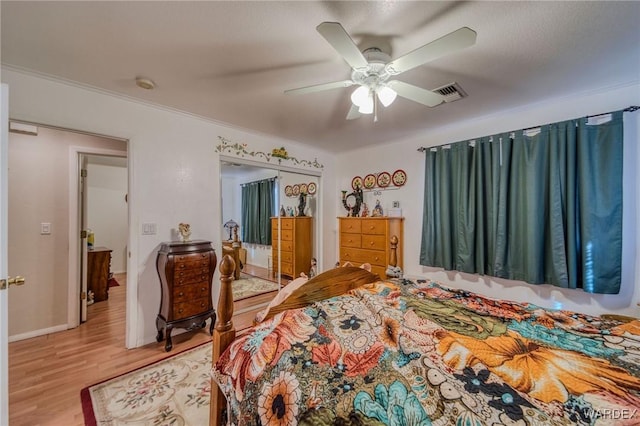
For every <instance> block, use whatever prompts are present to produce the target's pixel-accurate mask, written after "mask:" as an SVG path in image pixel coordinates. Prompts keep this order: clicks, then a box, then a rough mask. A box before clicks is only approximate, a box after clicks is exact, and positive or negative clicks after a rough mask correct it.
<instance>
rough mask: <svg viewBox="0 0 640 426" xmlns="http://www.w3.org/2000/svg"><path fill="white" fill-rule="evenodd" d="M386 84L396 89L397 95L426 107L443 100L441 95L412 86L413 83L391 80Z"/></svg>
mask: <svg viewBox="0 0 640 426" xmlns="http://www.w3.org/2000/svg"><path fill="white" fill-rule="evenodd" d="M387 84H388V85H389V87H391V88H392V89H393V90H395V91H396V93H397V94H398V96H402V97H403V98H407V99H410V100H412V101H414V102H418V103H419V104H423V105H426V106H428V107H434V106H436V105H439V104H441V103H442V102H444V98H443V97H442V95H439V94H437V93H434V92H432V91H430V90H426V89H423V88H421V87H418V86H414V85H413V84H409V83H405V82H404V81H399V80H391V81H390V82H388V83H387Z"/></svg>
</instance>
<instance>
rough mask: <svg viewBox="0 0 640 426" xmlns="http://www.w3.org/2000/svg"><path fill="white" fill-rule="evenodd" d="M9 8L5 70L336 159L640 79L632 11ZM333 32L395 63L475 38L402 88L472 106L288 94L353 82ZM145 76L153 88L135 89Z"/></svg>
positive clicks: (597, 7)
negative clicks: (367, 103) (329, 26)
mask: <svg viewBox="0 0 640 426" xmlns="http://www.w3.org/2000/svg"><path fill="white" fill-rule="evenodd" d="M0 7H1V18H2V23H1V25H2V27H1V36H2V46H1V47H2V51H1V53H2V64H3V66H7V67H9V68H12V69H21V70H30V71H35V72H38V73H42V74H45V75H50V76H56V77H59V78H61V79H65V80H70V81H74V82H78V83H81V84H83V85H89V86H93V87H97V88H101V89H103V90H106V91H109V92H113V93H118V94H121V95H124V96H128V97H135V98H139V99H142V100H144V101H146V102H149V103H154V104H160V105H165V106H168V107H171V108H174V109H178V110H182V111H187V112H189V113H192V114H195V115H199V116H203V117H207V118H210V119H212V120H215V121H216V122H221V123H226V124H229V125H232V126H234V127H239V128H245V129H251V130H252V131H254V132H259V133H263V134H268V135H272V136H275V137H279V138H284V139H288V140H294V141H299V142H302V143H305V144H309V145H313V146H314V147H317V148H320V149H324V150H327V151H332V152H340V151H344V150H348V149H353V148H358V147H364V146H368V145H372V144H381V143H386V142H389V141H398V140H402V139H405V138H408V137H412V136H415V135H416V134H417V133H419V132H421V131H425V130H429V129H433V128H436V127H439V126H443V125H449V124H451V123H454V122H456V121H460V120H467V119H472V118H475V117H481V116H485V115H490V114H496V113H500V112H501V111H504V110H508V109H511V108H517V107H519V106H522V105H526V104H531V103H540V102H544V101H545V100H548V99H552V98H559V97H563V96H566V95H569V94H577V93H586V92H591V91H597V90H603V89H606V88H613V87H621V86H625V85H630V84H634V83H637V82H638V81H639V79H640V25H639V22H640V2H634V1H631V2H611V1H602V2H599V1H588V2H586V1H585V2H564V1H558V2H546V1H545V2H521V1H512V2H432V1H423V2H413V1H412V2H405V1H379V2H320V1H296V2H293V1H290V2H284V1H266V2H248V1H234V2H222V1H215V2H213V1H211V2H208V1H196V2H186V1H180V2H147V1H142V2H129V1H127V2H124V1H111V2H109V1H107V2H94V1H90V2H74V1H72V2H55V1H49V2H29V1H18V2H12V1H5V0H3V1H2V2H0ZM323 21H334V22H339V23H341V24H342V25H343V27H344V28H345V30H346V31H347V32H348V33H349V34H350V35H351V37H352V38H353V39H354V41H355V42H356V43H358V44H362V43H365V45H364V46H361V47H370V46H371V45H377V46H378V47H383V48H384V47H385V46H384V44H387V45H388V46H390V48H391V57H392V58H397V57H398V56H400V55H403V54H405V53H408V52H409V51H411V50H414V49H416V48H418V47H420V46H422V45H423V44H426V43H428V42H430V41H432V40H435V39H437V38H439V37H441V36H443V35H445V34H448V33H449V32H451V31H454V30H456V29H458V28H460V27H463V26H467V27H469V28H472V29H473V30H474V31H476V32H477V40H476V44H475V45H474V46H472V47H469V48H466V49H464V50H462V51H459V52H457V53H455V54H452V55H449V56H446V57H443V58H440V59H437V60H434V61H432V62H430V63H428V64H426V65H423V66H420V67H418V68H415V69H413V70H411V71H408V72H405V73H403V74H401V75H400V76H398V79H399V80H403V81H405V82H408V83H411V84H414V85H416V86H420V87H423V88H426V89H435V88H437V87H440V86H442V85H445V84H448V83H452V82H458V83H459V84H460V85H461V86H462V88H463V89H464V90H465V91H466V92H467V94H468V97H467V98H464V99H462V100H459V101H456V102H453V103H448V104H441V105H439V106H437V107H434V108H429V107H426V106H424V105H421V104H417V103H415V102H412V101H410V100H407V99H402V98H398V99H397V100H396V102H395V103H394V104H392V105H391V106H390V107H389V108H388V109H384V110H382V111H380V113H379V121H378V122H377V123H374V122H373V120H372V117H371V116H363V117H361V118H359V119H357V120H351V121H347V120H345V117H346V115H347V112H348V111H349V107H350V101H349V95H350V93H351V92H352V91H353V88H340V89H335V90H332V91H325V92H318V93H312V94H307V95H298V96H290V95H284V94H283V92H284V91H285V90H286V89H293V88H298V87H302V86H307V85H313V84H320V83H326V82H332V81H339V80H344V79H348V78H349V77H350V68H349V66H348V65H347V63H346V62H345V61H344V60H343V59H342V58H341V57H340V56H339V54H338V53H337V52H336V51H335V50H334V49H333V48H332V47H331V46H330V45H329V44H328V43H327V41H326V40H325V39H324V38H322V37H321V36H320V34H318V32H316V29H315V28H316V26H317V25H318V24H320V23H321V22H323ZM372 40H375V42H374V41H372ZM136 76H144V77H148V78H151V79H152V80H154V81H155V83H156V84H157V87H156V89H155V90H153V91H145V90H143V89H140V88H138V87H136V85H135V84H134V78H135V77H136ZM597 112H600V111H597ZM536 124H538V123H536ZM505 130H510V129H505Z"/></svg>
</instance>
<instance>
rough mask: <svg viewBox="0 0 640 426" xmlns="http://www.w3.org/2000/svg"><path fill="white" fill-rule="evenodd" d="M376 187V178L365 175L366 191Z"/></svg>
mask: <svg viewBox="0 0 640 426" xmlns="http://www.w3.org/2000/svg"><path fill="white" fill-rule="evenodd" d="M374 186H376V177H375V176H374V175H366V176H365V177H364V187H365V188H366V189H371V188H373V187H374Z"/></svg>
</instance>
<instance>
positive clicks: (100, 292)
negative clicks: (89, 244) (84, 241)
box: [87, 247, 111, 302]
mask: <svg viewBox="0 0 640 426" xmlns="http://www.w3.org/2000/svg"><path fill="white" fill-rule="evenodd" d="M110 276H111V249H108V248H106V247H94V248H92V249H90V250H88V251H87V291H92V292H93V301H94V302H102V301H103V300H107V299H108V298H109V277H110Z"/></svg>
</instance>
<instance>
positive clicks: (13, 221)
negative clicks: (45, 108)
mask: <svg viewBox="0 0 640 426" xmlns="http://www.w3.org/2000/svg"><path fill="white" fill-rule="evenodd" d="M71 146H74V147H83V148H87V149H88V148H108V149H113V150H124V151H126V142H123V141H116V140H112V139H106V138H101V137H97V136H90V135H83V134H78V133H74V132H64V131H60V130H56V129H48V128H46V127H39V129H38V135H37V136H32V135H25V134H18V133H10V134H9V173H8V176H9V236H8V237H9V273H10V274H12V275H21V276H24V277H25V278H26V284H25V285H23V286H20V287H16V286H14V287H11V288H10V289H9V291H10V297H11V303H10V304H9V335H10V336H11V337H10V339H11V341H14V340H20V339H25V338H29V337H34V336H38V335H41V334H46V333H48V332H52V331H59V330H64V329H66V324H67V302H68V296H67V294H68V291H67V287H68V282H69V276H70V274H69V268H68V256H69V226H71V225H70V223H69V215H70V212H69V179H70V176H69V147H71ZM76 188H77V185H76ZM41 223H49V224H51V228H50V230H51V233H50V234H46V235H43V234H41V232H40V231H41V229H40V225H41ZM78 294H79V293H78Z"/></svg>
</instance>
